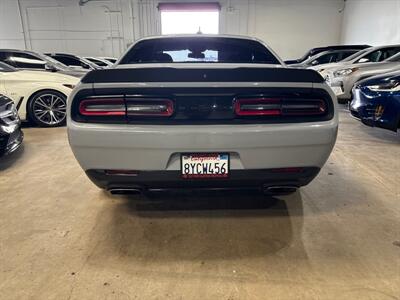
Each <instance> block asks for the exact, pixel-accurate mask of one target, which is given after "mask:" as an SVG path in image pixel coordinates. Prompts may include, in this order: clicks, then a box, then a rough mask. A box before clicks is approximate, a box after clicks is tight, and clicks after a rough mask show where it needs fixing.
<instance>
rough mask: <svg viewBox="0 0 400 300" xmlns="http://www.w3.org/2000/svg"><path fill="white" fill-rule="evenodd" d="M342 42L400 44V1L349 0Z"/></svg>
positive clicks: (344, 17) (345, 12) (375, 44)
mask: <svg viewBox="0 0 400 300" xmlns="http://www.w3.org/2000/svg"><path fill="white" fill-rule="evenodd" d="M342 42H343V43H368V44H371V45H374V46H378V45H383V44H396V43H397V44H400V0H379V1H376V0H347V2H346V7H345V11H344V16H343V25H342Z"/></svg>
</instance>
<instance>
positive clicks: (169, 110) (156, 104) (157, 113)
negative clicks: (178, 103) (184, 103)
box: [126, 98, 174, 117]
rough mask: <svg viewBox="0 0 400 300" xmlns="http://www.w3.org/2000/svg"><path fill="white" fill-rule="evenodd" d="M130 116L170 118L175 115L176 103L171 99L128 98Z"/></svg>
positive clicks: (127, 105) (127, 104)
mask: <svg viewBox="0 0 400 300" xmlns="http://www.w3.org/2000/svg"><path fill="white" fill-rule="evenodd" d="M126 107H127V113H128V116H133V117H135V116H139V117H140V116H144V117H146V116H149V117H170V116H172V114H173V113H174V103H173V101H172V100H170V99H151V98H150V99H140V98H137V99H135V98H127V99H126Z"/></svg>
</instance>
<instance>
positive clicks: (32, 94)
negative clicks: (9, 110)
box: [0, 62, 79, 127]
mask: <svg viewBox="0 0 400 300" xmlns="http://www.w3.org/2000/svg"><path fill="white" fill-rule="evenodd" d="M78 82H79V78H77V77H73V76H69V75H64V74H60V73H52V72H42V71H31V70H29V71H28V70H17V69H15V68H13V67H11V66H9V65H7V64H5V63H1V62H0V94H3V95H6V96H8V97H9V98H11V99H12V100H13V101H14V102H15V105H16V107H17V109H18V113H19V115H20V118H21V119H22V120H30V121H32V122H34V123H35V124H36V125H38V126H42V127H54V126H59V125H62V124H64V123H65V121H66V104H67V97H68V96H69V94H70V93H71V91H72V89H73V88H74V87H75V85H76V84H77V83H78Z"/></svg>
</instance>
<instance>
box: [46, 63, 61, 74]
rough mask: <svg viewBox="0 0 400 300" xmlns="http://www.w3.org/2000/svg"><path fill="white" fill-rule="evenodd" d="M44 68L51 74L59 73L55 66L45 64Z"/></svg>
mask: <svg viewBox="0 0 400 300" xmlns="http://www.w3.org/2000/svg"><path fill="white" fill-rule="evenodd" d="M44 68H45V70H46V71H50V72H57V71H58V70H57V68H56V67H55V66H53V65H50V64H45V65H44Z"/></svg>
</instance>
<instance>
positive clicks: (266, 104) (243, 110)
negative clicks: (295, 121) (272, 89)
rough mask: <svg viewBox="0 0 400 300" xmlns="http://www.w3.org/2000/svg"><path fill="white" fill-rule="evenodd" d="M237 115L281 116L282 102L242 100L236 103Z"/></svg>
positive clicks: (276, 100)
mask: <svg viewBox="0 0 400 300" xmlns="http://www.w3.org/2000/svg"><path fill="white" fill-rule="evenodd" d="M235 113H236V115H238V116H279V115H281V113H282V111H281V100H280V99H273V98H249V99H245V98H241V99H237V100H236V101H235Z"/></svg>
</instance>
